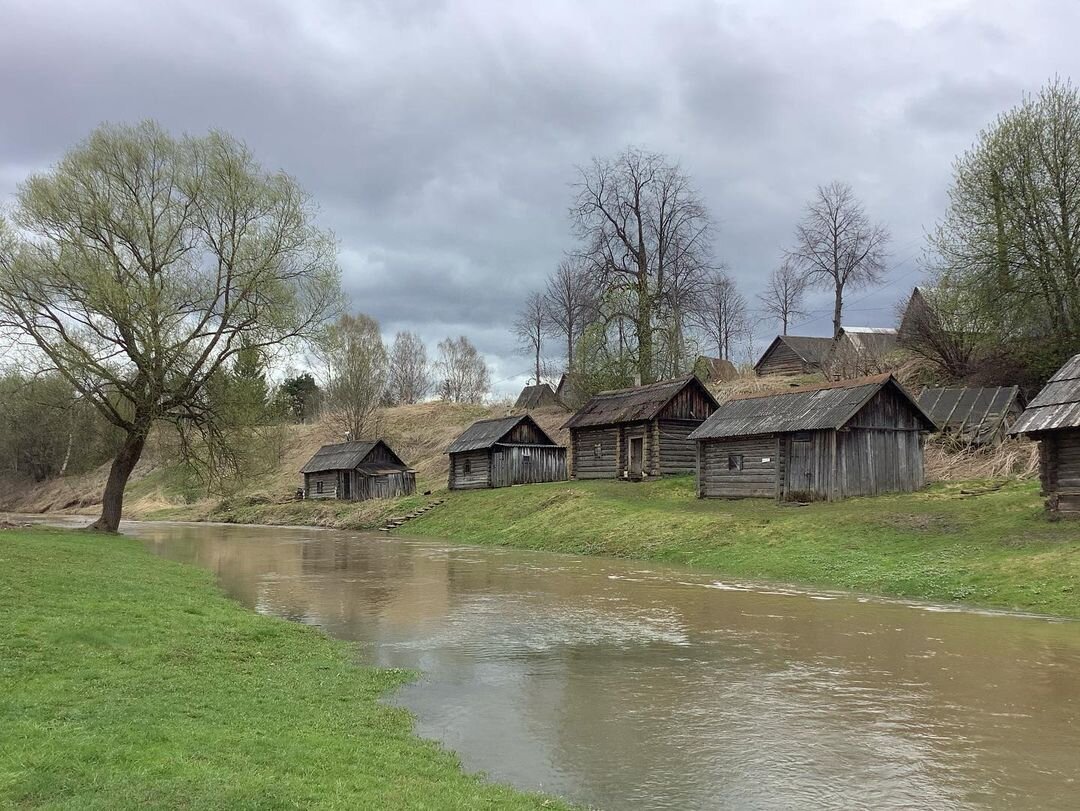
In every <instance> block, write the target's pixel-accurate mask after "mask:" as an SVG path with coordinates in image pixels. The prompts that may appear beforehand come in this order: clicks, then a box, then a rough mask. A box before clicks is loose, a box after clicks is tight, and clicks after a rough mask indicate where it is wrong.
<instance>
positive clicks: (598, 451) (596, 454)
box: [592, 442, 604, 459]
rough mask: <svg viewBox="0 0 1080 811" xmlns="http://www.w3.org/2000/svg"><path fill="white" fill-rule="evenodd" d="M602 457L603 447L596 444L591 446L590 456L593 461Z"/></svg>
mask: <svg viewBox="0 0 1080 811" xmlns="http://www.w3.org/2000/svg"><path fill="white" fill-rule="evenodd" d="M603 455H604V446H603V445H601V444H600V443H599V442H597V443H596V444H595V445H593V449H592V456H593V459H600V458H601V457H603Z"/></svg>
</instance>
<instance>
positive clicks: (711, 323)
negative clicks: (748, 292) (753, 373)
mask: <svg viewBox="0 0 1080 811" xmlns="http://www.w3.org/2000/svg"><path fill="white" fill-rule="evenodd" d="M690 319H691V321H692V322H693V324H694V325H695V326H696V327H697V328H698V329H699V330H700V331H701V334H702V335H703V336H704V338H705V340H706V342H707V343H708V345H710V346H711V347H714V348H715V349H716V353H717V357H720V358H723V359H725V360H730V359H731V357H732V355H733V352H732V345H733V344H734V343H735V342H736V341H737V340H739V339H741V338H743V337H745V336H746V335H747V333H748V332H749V331H750V322H749V318H748V315H747V311H746V299H744V298H743V296H742V294H741V293H740V292H739V290H738V288H737V287H736V286H735V280H734V279H732V278H731V276H729V275H728V274H727V273H725V272H724V271H722V270H716V271H712V272H711V273H710V274H709V276H708V278H706V279H705V281H704V283H703V284H702V285H701V289H700V292H699V294H698V296H697V297H696V298H695V300H694V303H693V307H692V308H691V310H690Z"/></svg>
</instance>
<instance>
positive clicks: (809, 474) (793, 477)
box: [783, 432, 817, 501]
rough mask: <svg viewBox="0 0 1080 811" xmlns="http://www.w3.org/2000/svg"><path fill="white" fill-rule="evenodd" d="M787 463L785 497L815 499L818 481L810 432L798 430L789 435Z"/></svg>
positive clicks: (790, 499)
mask: <svg viewBox="0 0 1080 811" xmlns="http://www.w3.org/2000/svg"><path fill="white" fill-rule="evenodd" d="M785 444H786V445H787V449H788V454H787V460H786V461H787V464H786V465H785V475H784V496H783V497H784V499H785V500H788V501H813V500H814V492H815V491H816V490H817V482H816V481H815V480H814V478H815V477H814V470H815V465H814V449H815V447H816V446H817V443H815V442H814V441H813V434H811V433H810V432H798V433H795V434H792V435H790V436H788V437H787V439H786V440H785Z"/></svg>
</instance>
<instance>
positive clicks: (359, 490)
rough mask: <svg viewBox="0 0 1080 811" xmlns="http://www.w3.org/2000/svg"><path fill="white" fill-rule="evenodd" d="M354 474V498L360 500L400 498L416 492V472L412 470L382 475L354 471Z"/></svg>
mask: <svg viewBox="0 0 1080 811" xmlns="http://www.w3.org/2000/svg"><path fill="white" fill-rule="evenodd" d="M353 476H354V477H355V484H354V486H353V498H354V499H356V500H358V501H363V500H365V499H369V498H398V497H400V496H409V495H412V494H413V493H415V492H416V474H415V473H413V472H412V471H408V470H405V471H401V472H400V473H387V474H385V475H382V476H361V475H360V474H359V473H356V472H355V471H354V472H353Z"/></svg>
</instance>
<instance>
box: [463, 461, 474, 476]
mask: <svg viewBox="0 0 1080 811" xmlns="http://www.w3.org/2000/svg"><path fill="white" fill-rule="evenodd" d="M461 472H462V473H463V474H464V475H466V476H468V475H469V474H470V473H472V461H471V460H469V459H466V460H465V461H464V462H462V463H461Z"/></svg>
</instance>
